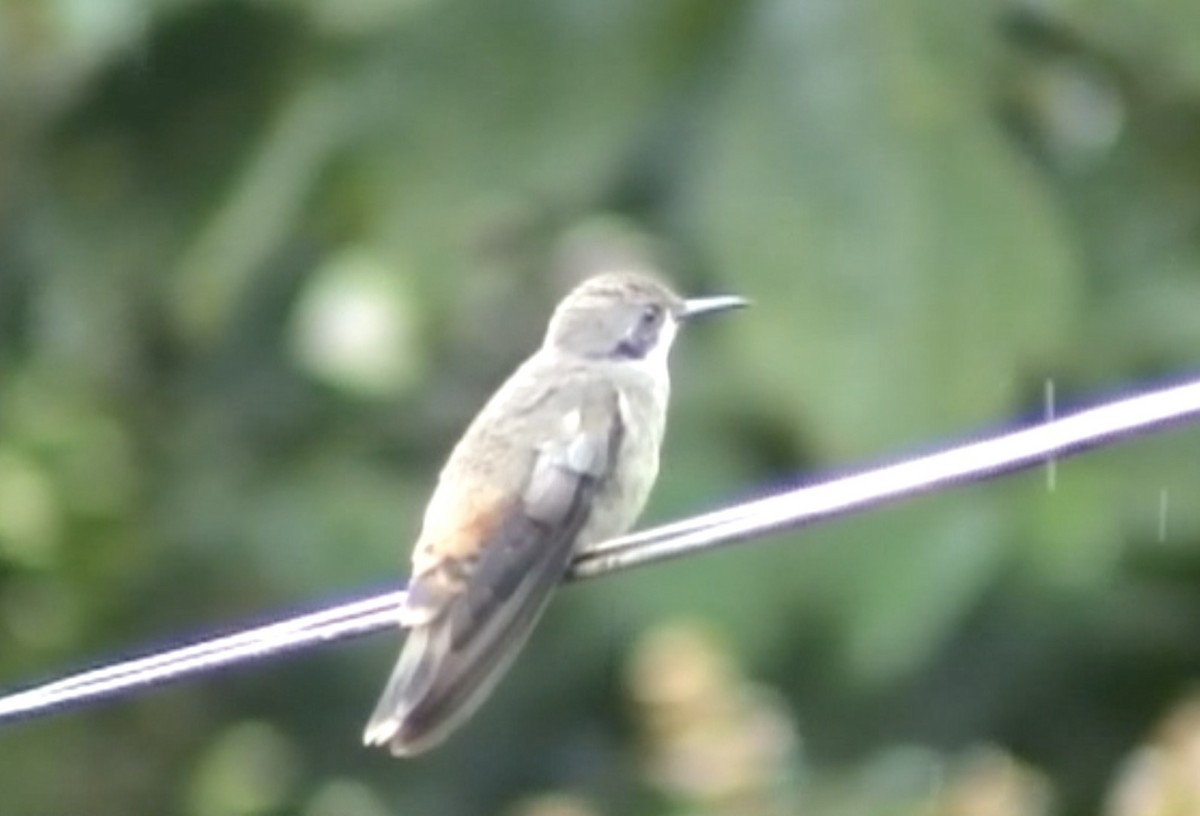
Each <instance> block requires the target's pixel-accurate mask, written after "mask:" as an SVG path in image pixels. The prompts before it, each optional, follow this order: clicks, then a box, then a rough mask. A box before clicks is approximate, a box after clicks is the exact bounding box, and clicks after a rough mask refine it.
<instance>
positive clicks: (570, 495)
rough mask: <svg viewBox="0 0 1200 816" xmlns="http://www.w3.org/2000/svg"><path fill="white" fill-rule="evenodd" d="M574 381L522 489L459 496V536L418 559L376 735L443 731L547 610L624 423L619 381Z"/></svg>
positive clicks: (407, 740) (418, 736) (449, 507)
mask: <svg viewBox="0 0 1200 816" xmlns="http://www.w3.org/2000/svg"><path fill="white" fill-rule="evenodd" d="M571 391H572V394H571V397H570V400H569V402H568V401H566V400H563V399H558V400H554V402H560V401H561V402H562V404H561V405H556V406H555V407H559V408H561V410H560V411H558V412H555V413H552V415H556V416H557V417H558V419H559V427H558V428H556V429H551V430H550V432H549V433H548V434H547V435H546V436H545V437H543V439H544V440H545V441H543V442H542V443H541V444H540V445H539V446H538V448H537V450H536V451H535V452H534V454H533V456H532V466H531V467H530V468H529V470H528V476H527V478H526V483H525V487H524V489H523V491H522V492H521V494H520V495H519V496H518V497H510V498H509V499H508V500H507V501H504V500H502V499H500V498H499V496H497V495H496V493H494V492H490V491H487V490H485V491H483V493H481V492H480V491H479V489H478V488H480V487H482V486H479V485H477V486H476V490H474V491H471V493H472V495H471V496H469V497H467V496H464V497H463V498H462V499H460V500H459V501H460V502H461V504H458V509H459V513H460V515H458V516H457V518H458V519H459V523H458V524H453V525H446V527H445V530H446V533H447V534H448V535H449V536H450V537H448V538H445V539H443V540H441V541H436V540H433V541H430V542H428V543H427V544H426V546H425V550H424V551H423V552H422V553H419V554H418V556H417V558H416V559H415V565H417V567H418V572H417V574H416V575H414V577H413V580H412V582H411V583H410V586H409V595H408V598H409V600H408V602H407V603H406V607H405V612H404V616H405V619H406V623H407V624H408V625H410V626H411V627H412V629H413V631H412V633H411V634H410V636H409V640H408V641H407V642H406V644H405V649H404V652H403V653H402V655H401V658H400V661H399V663H398V664H397V667H396V671H395V672H394V674H393V677H392V680H391V681H390V682H389V685H388V688H387V690H386V691H385V692H384V696H383V698H382V699H381V700H380V702H379V706H378V707H377V709H376V713H375V715H374V716H373V717H372V719H371V724H369V725H368V728H367V733H366V739H367V741H368V742H372V743H375V742H390V743H391V745H392V750H393V752H394V753H400V754H407V753H415V752H416V751H419V750H422V749H424V748H426V747H429V746H430V745H432V744H434V743H436V742H438V741H439V740H440V739H442V738H443V737H444V736H445V735H446V734H447V733H448V732H449V731H450V730H451V729H453V727H454V726H456V725H457V724H458V723H460V722H461V721H462V719H464V718H465V717H466V716H468V715H469V714H470V713H471V712H472V711H473V710H474V709H475V707H476V706H477V705H478V704H479V703H480V702H482V699H483V698H484V697H485V696H486V694H487V692H488V691H490V690H491V688H492V687H493V686H494V685H495V683H496V681H498V679H499V677H500V675H501V674H502V673H503V671H504V670H505V669H506V668H507V667H508V665H509V663H510V662H511V660H512V659H513V657H515V655H516V653H517V651H518V650H519V649H520V647H521V646H522V645H523V644H524V642H525V640H526V638H527V637H528V634H529V632H530V630H531V629H532V628H533V625H534V623H536V621H537V619H538V617H539V616H540V614H541V612H542V610H543V609H544V608H545V605H546V602H547V601H548V600H549V597H550V594H551V592H552V590H553V589H554V587H555V586H556V585H557V584H558V582H559V581H560V580H561V578H562V576H563V573H564V572H565V571H566V568H567V565H568V563H569V562H570V558H571V553H572V549H573V545H574V543H575V541H576V539H577V537H578V534H579V531H580V529H581V528H582V526H583V525H584V524H585V523H586V521H587V518H588V514H589V512H590V510H591V503H592V499H593V497H594V496H595V493H596V490H597V489H598V487H599V486H600V484H601V483H602V482H603V480H604V479H605V478H606V477H607V476H608V475H609V474H610V473H611V471H612V468H613V466H614V464H615V457H616V456H617V452H618V449H619V447H620V444H621V440H622V437H623V433H624V431H623V425H622V422H621V412H620V408H619V403H618V399H617V393H616V391H615V389H614V388H613V387H612V386H611V385H608V384H607V383H603V382H596V383H593V384H587V385H583V384H581V386H580V387H579V388H576V389H571ZM559 394H562V391H559ZM489 487H490V486H489ZM439 492H441V489H440V488H439ZM451 495H452V494H451ZM455 503H457V502H455ZM455 503H452V502H449V501H447V503H446V504H445V505H443V506H441V507H439V508H438V509H437V510H436V513H453V512H454V511H455V509H456V508H455V506H454V504H455ZM465 510H469V511H471V512H470V514H467V513H464V512H462V511H465ZM451 517H453V516H451ZM433 521H434V522H435V524H436V521H437V520H436V519H433Z"/></svg>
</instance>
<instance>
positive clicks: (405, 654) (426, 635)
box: [363, 621, 449, 754]
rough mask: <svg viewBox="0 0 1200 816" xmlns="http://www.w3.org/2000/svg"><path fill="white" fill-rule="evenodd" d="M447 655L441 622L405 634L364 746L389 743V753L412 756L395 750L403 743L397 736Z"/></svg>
mask: <svg viewBox="0 0 1200 816" xmlns="http://www.w3.org/2000/svg"><path fill="white" fill-rule="evenodd" d="M439 624H440V625H439ZM448 651H449V627H448V626H446V625H445V623H444V622H439V621H433V622H431V623H429V624H426V625H424V626H418V627H415V628H413V629H411V630H410V631H409V635H408V639H407V640H406V641H405V642H404V650H403V651H402V652H401V653H400V658H399V659H398V660H397V661H396V667H395V668H394V669H392V675H391V677H389V678H388V681H387V685H386V686H384V689H383V694H382V695H380V697H379V702H378V703H377V704H376V705H375V710H374V711H373V712H372V713H371V718H370V719H369V720H368V721H367V727H366V728H365V729H364V730H363V742H364V743H365V744H366V745H386V744H388V743H392V745H393V748H392V750H393V753H396V754H400V753H416V751H415V750H413V751H399V750H397V746H399V745H401V744H402V743H404V742H406V740H404V735H403V734H402V733H401V732H402V731H403V730H404V725H405V721H406V720H407V719H408V716H409V714H410V713H411V711H412V710H413V708H415V707H416V705H417V704H418V703H419V702H420V701H421V700H422V699H423V698H424V697H426V696H427V695H428V693H429V691H430V688H431V687H432V686H433V681H434V678H435V677H436V676H437V673H438V666H439V665H440V664H441V662H442V659H443V658H444V657H445V655H446V654H447V653H448Z"/></svg>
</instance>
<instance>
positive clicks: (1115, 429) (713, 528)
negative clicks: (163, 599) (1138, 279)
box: [0, 381, 1200, 724]
mask: <svg viewBox="0 0 1200 816" xmlns="http://www.w3.org/2000/svg"><path fill="white" fill-rule="evenodd" d="M1197 416H1200V381H1194V382H1188V383H1185V384H1182V385H1177V386H1173V387H1167V388H1162V389H1159V390H1155V391H1150V392H1147V393H1145V394H1142V395H1139V396H1133V397H1127V398H1124V399H1117V400H1113V401H1111V402H1108V403H1106V404H1103V405H1100V406H1098V407H1095V408H1091V409H1088V410H1083V411H1080V412H1078V413H1075V414H1071V415H1068V416H1065V417H1063V418H1061V419H1055V420H1051V421H1047V422H1044V423H1039V424H1037V425H1034V426H1031V427H1027V428H1022V429H1017V430H1014V431H1010V432H1007V433H1001V434H999V435H996V436H993V437H990V438H987V439H983V440H981V441H977V442H970V443H967V444H963V445H959V446H957V447H954V448H951V449H949V450H946V451H942V452H939V453H933V454H929V455H925V456H918V457H913V458H910V459H906V460H904V461H901V462H898V463H895V464H891V465H885V466H883V467H878V468H875V469H871V470H867V471H863V472H861V473H857V474H853V475H849V476H844V477H840V478H835V479H832V480H828V481H825V482H823V483H820V484H815V485H812V486H807V487H797V488H793V489H789V490H784V491H780V492H777V493H774V494H772V495H768V496H766V497H764V498H760V499H756V500H751V501H745V502H739V503H736V504H734V505H732V506H730V507H727V508H725V509H722V510H717V511H714V512H710V513H705V514H702V515H698V516H694V517H692V518H688V519H684V520H682V521H678V522H675V523H672V524H666V525H663V526H661V527H655V528H653V529H650V530H645V531H643V532H639V533H634V534H632V535H627V536H623V537H621V538H617V539H613V540H612V541H608V542H604V543H602V544H600V545H598V546H595V547H592V548H590V549H588V550H587V551H585V552H582V553H580V554H579V555H578V556H576V558H575V560H574V562H573V563H572V566H571V569H570V572H569V574H568V579H569V580H578V579H584V578H593V577H598V576H601V575H606V574H608V573H611V572H616V571H619V570H625V569H630V568H632V567H635V566H641V565H644V564H651V563H657V562H659V561H664V560H667V559H669V558H678V557H682V556H685V555H690V554H693V553H698V552H702V551H705V550H709V549H713V548H715V547H719V546H723V545H727V544H733V543H736V542H741V541H747V540H751V539H757V538H761V537H762V536H764V535H767V534H769V533H772V532H777V531H780V530H785V529H795V528H798V527H801V526H805V525H808V524H812V523H814V522H816V521H819V520H822V519H828V518H834V517H838V516H841V515H846V514H848V513H850V512H854V511H859V510H862V509H865V508H868V507H872V506H875V505H878V504H882V503H884V502H889V501H895V500H897V499H900V498H903V497H906V496H911V495H915V494H918V493H923V492H928V491H931V490H934V489H937V488H940V487H948V486H951V485H954V484H958V483H965V482H974V481H980V480H983V479H986V478H989V477H992V476H995V475H998V474H1000V473H1006V472H1009V471H1012V470H1017V469H1021V468H1027V467H1031V466H1037V465H1039V464H1042V463H1044V462H1046V461H1048V460H1050V459H1052V458H1054V457H1059V456H1064V455H1067V454H1071V453H1077V452H1079V451H1081V450H1084V449H1087V448H1090V447H1094V446H1097V445H1101V444H1105V443H1108V442H1111V441H1113V440H1115V439H1120V438H1124V437H1125V436H1128V435H1131V434H1135V433H1141V432H1147V431H1150V430H1152V429H1155V428H1159V427H1162V426H1165V425H1168V424H1172V423H1178V422H1181V421H1183V420H1186V419H1192V418H1196V417H1197ZM403 597H404V593H403V592H388V593H384V594H380V595H374V596H371V597H368V598H365V599H361V600H357V601H352V602H349V603H344V604H337V605H335V606H332V607H329V608H326V609H323V610H320V611H317V612H313V613H309V614H303V615H298V616H291V617H287V618H284V619H282V620H279V621H276V622H274V623H269V624H266V625H263V626H257V627H254V628H251V629H247V630H244V631H241V632H237V633H235V634H232V635H225V636H221V637H216V638H212V639H208V640H203V641H200V642H197V643H194V644H191V645H188V646H183V647H180V648H176V649H170V650H167V651H162V652H156V653H153V654H150V655H148V656H145V657H140V658H135V659H131V660H125V661H120V662H116V663H113V664H109V665H105V666H102V667H100V668H97V669H92V670H89V671H84V672H81V673H78V674H74V675H71V676H68V677H65V678H63V679H60V680H56V681H53V682H49V683H45V684H43V685H39V686H35V687H33V688H29V689H27V690H24V691H19V692H16V693H14V694H10V695H8V696H6V697H3V698H0V724H2V723H5V722H7V721H12V720H17V719H23V718H28V717H33V716H36V715H42V714H48V713H53V712H55V711H59V710H61V709H64V708H66V707H68V706H72V705H79V704H83V703H85V702H93V701H97V700H100V699H103V698H107V697H112V696H115V695H118V694H121V693H127V692H133V691H136V690H138V689H142V688H145V687H150V686H158V685H162V684H165V683H168V682H174V681H178V680H181V679H183V678H185V677H190V676H192V675H197V674H203V673H208V672H212V671H216V670H217V669H220V668H222V667H225V666H229V665H232V664H235V663H242V662H251V661H256V660H260V659H263V658H266V657H269V656H272V655H278V654H283V653H286V652H291V651H296V650H299V649H303V648H307V647H310V646H314V645H317V644H320V643H329V642H333V641H338V640H344V639H348V638H351V637H357V636H360V635H365V634H369V633H371V632H376V631H379V630H381V629H384V628H389V627H391V626H393V625H395V615H396V609H397V607H398V605H399V603H400V601H401V600H402V599H403Z"/></svg>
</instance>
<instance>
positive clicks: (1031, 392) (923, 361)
mask: <svg viewBox="0 0 1200 816" xmlns="http://www.w3.org/2000/svg"><path fill="white" fill-rule="evenodd" d="M614 264H617V265H630V264H644V265H649V266H652V267H654V268H659V269H662V270H664V271H665V272H666V273H667V274H669V275H670V276H671V277H672V279H673V280H674V281H675V282H676V283H677V284H678V286H679V288H680V289H681V290H683V291H686V292H689V293H716V292H731V293H738V294H742V295H745V296H747V297H749V298H752V299H753V300H754V301H755V303H756V306H755V308H754V309H752V310H750V311H748V312H744V313H741V314H739V316H737V317H736V318H731V319H729V320H727V321H722V322H721V323H719V324H718V323H712V324H709V325H706V326H704V327H703V328H700V329H695V330H692V331H690V332H689V333H688V334H687V335H686V336H685V337H684V338H683V339H682V340H681V343H680V344H679V348H678V349H677V350H676V354H675V356H674V371H675V382H676V390H675V403H674V406H673V410H672V423H671V430H670V434H669V439H668V441H667V444H666V449H665V452H664V457H665V458H664V462H665V464H664V471H663V475H662V477H661V479H660V482H659V486H658V488H657V490H656V493H655V495H654V498H653V500H652V503H651V506H650V508H649V509H648V513H647V518H646V521H647V522H650V521H662V520H668V519H671V518H675V517H678V516H680V515H682V514H685V513H688V512H694V511H699V510H703V509H708V508H711V507H713V506H716V505H717V504H719V503H723V502H726V501H730V500H733V499H735V498H738V497H744V496H748V495H752V494H755V493H758V492H761V491H764V490H767V489H770V488H773V487H776V486H779V485H781V484H784V483H792V482H796V481H797V480H800V479H803V478H816V477H819V476H820V475H822V474H831V473H835V472H839V471H843V470H846V469H850V468H855V467H860V466H864V465H867V464H869V463H873V462H879V461H886V460H889V459H893V458H896V457H899V456H902V455H905V454H907V453H911V452H916V451H921V450H927V449H930V448H933V447H935V446H939V445H943V444H949V443H950V442H952V441H954V440H961V439H965V438H969V437H971V436H972V435H975V434H979V433H981V432H984V431H986V430H988V429H995V428H1000V427H1004V426H1006V425H1009V424H1013V423H1019V422H1026V421H1032V420H1036V419H1037V418H1038V417H1040V416H1042V414H1043V411H1044V408H1043V402H1044V399H1045V392H1046V388H1047V384H1048V383H1052V384H1053V390H1054V392H1055V396H1056V400H1057V403H1058V404H1059V406H1060V410H1065V409H1066V408H1069V407H1070V406H1072V405H1081V404H1087V403H1089V402H1091V401H1095V400H1098V399H1101V398H1103V397H1104V396H1106V395H1115V394H1120V393H1125V392H1128V391H1130V390H1133V389H1136V388H1138V387H1140V386H1144V385H1148V384H1151V383H1158V382H1162V381H1164V380H1169V379H1172V378H1179V377H1183V376H1185V375H1186V374H1188V373H1189V372H1192V371H1194V370H1195V368H1196V360H1197V358H1198V356H1200V4H1198V3H1196V2H1195V0H1156V2H1152V3H1150V2H1134V0H1039V2H1032V0H1030V2H1024V3H1022V2H1019V1H1018V0H985V1H984V2H972V3H957V2H932V0H874V2H869V1H868V0H745V1H744V2H734V1H733V0H664V1H663V2H645V1H644V0H511V1H510V2H504V3H473V2H466V1H465V0H32V1H31V0H0V686H2V687H4V688H9V689H11V688H15V687H19V686H21V685H23V684H26V683H28V682H32V681H34V680H36V679H43V678H49V677H51V676H53V675H54V674H56V673H59V672H62V671H66V670H69V669H76V668H80V667H83V666H86V665H91V664H94V663H96V662H98V661H102V660H105V659H110V658H115V657H118V656H123V655H129V654H132V653H137V652H139V651H142V650H144V649H146V648H150V647H152V646H166V645H171V644H175V643H179V642H182V641H184V640H186V639H190V638H193V637H196V636H198V635H201V634H206V633H211V632H214V631H221V630H230V629H233V628H235V627H236V626H238V625H241V624H246V623H250V622H253V621H258V620H262V619H264V618H268V617H270V616H272V615H274V614H276V613H280V612H282V611H285V610H294V609H301V608H312V607H314V606H317V605H319V604H320V603H321V602H329V601H333V600H335V599H344V598H348V597H352V596H355V595H357V594H359V593H363V592H366V591H368V590H378V589H382V588H385V587H388V586H393V585H395V583H396V582H397V581H399V580H400V579H401V577H402V576H403V574H404V571H405V564H406V559H407V548H408V545H409V542H410V541H411V540H412V538H413V536H414V534H415V532H416V530H417V523H418V518H419V512H420V510H421V507H422V506H423V503H424V501H425V499H426V498H427V495H428V492H429V490H430V486H431V484H432V481H433V478H434V474H435V473H436V469H437V467H438V465H439V463H440V461H441V459H442V457H443V456H444V455H445V453H446V451H447V450H448V448H449V446H450V445H451V444H452V443H453V441H454V440H455V439H456V437H457V435H458V433H459V432H460V431H461V429H462V427H463V425H464V424H465V422H466V421H467V420H468V419H469V418H470V417H471V416H472V415H473V413H474V412H475V410H476V409H477V408H478V406H479V405H480V404H481V402H482V400H483V399H484V398H485V396H486V395H487V394H488V393H489V392H490V390H491V389H492V388H494V387H495V385H496V384H497V383H498V382H499V381H500V380H501V379H502V378H503V377H504V376H505V374H506V373H507V372H508V371H509V370H510V369H511V367H512V366H513V365H514V364H515V362H516V361H518V360H519V359H520V358H521V357H522V356H524V355H525V354H526V353H528V352H529V351H530V350H531V348H532V347H533V346H534V345H535V344H536V343H537V342H538V339H539V336H540V333H541V330H542V326H543V324H544V321H545V318H546V316H547V314H548V310H549V309H550V308H551V306H552V304H553V303H554V301H555V300H556V299H557V297H558V296H560V295H561V294H562V293H563V291H564V290H565V289H566V288H567V287H568V286H569V285H570V283H571V282H572V281H574V280H575V279H577V278H578V277H579V276H580V275H582V274H585V273H587V272H588V271H591V270H594V269H597V268H603V267H605V266H610V265H614ZM1198 457H1200V431H1197V430H1196V429H1192V428H1188V427H1180V428H1177V429H1174V430H1171V431H1168V432H1166V433H1162V434H1158V435H1154V436H1148V437H1143V438H1140V439H1135V440H1129V441H1125V442H1123V443H1121V444H1119V445H1116V446H1113V447H1110V448H1105V449H1102V450H1096V451H1092V452H1089V453H1086V454H1084V455H1081V456H1079V457H1077V458H1074V459H1070V460H1068V461H1062V462H1060V463H1058V466H1057V470H1056V473H1055V479H1054V484H1053V489H1051V484H1050V480H1049V478H1048V474H1047V472H1046V471H1037V472H1030V473H1027V474H1019V475H1013V476H1008V477H1005V478H1003V479H1000V480H997V481H995V482H992V483H989V484H987V485H979V486H969V487H962V488H956V489H953V490H948V491H945V492H943V493H941V494H939V495H937V496H933V497H927V498H922V499H919V500H914V501H909V502H906V503H904V504H903V505H900V506H896V507H893V508H888V509H882V510H875V511H872V512H869V513H864V514H861V515H859V516H857V517H855V518H851V519H847V520H840V521H838V522H836V523H832V524H827V525H824V526H822V527H820V528H817V529H811V530H809V531H806V532H804V533H802V534H797V535H792V536H779V537H777V538H776V539H774V540H771V541H765V542H761V543H759V544H757V545H754V546H747V547H740V548H736V549H730V550H724V551H722V552H720V553H714V554H709V555H705V556H701V557H695V558H690V559H687V560H685V561H679V562H673V563H670V564H667V565H662V566H658V567H654V568H649V569H644V570H639V571H635V572H632V573H626V574H622V575H619V576H614V577H611V578H608V579H606V580H602V581H594V582H588V583H586V584H581V585H578V586H575V587H572V588H570V589H568V590H565V591H563V592H562V593H561V595H560V596H559V598H558V599H557V600H556V602H555V604H554V605H553V606H552V609H551V612H550V613H549V614H548V616H547V617H546V618H545V620H544V623H543V625H542V626H541V627H540V629H539V631H538V633H537V635H536V636H535V638H534V640H533V642H532V643H531V644H530V646H529V647H528V649H527V651H526V653H525V654H524V657H523V659H522V660H521V661H520V663H519V664H518V665H517V666H516V668H515V669H514V671H513V672H512V674H511V675H510V677H509V678H508V680H507V681H506V682H505V684H504V685H503V686H502V687H501V688H500V690H499V691H498V693H497V694H496V695H495V696H494V697H493V698H492V700H491V701H490V703H489V704H488V706H487V707H486V708H485V709H484V710H483V711H482V712H481V713H480V715H479V716H478V717H477V718H476V719H475V720H473V721H472V722H471V723H470V724H469V725H468V726H467V727H466V728H464V729H463V730H462V731H461V732H460V733H459V734H457V735H456V736H455V738H454V739H453V740H452V741H451V742H450V743H448V744H447V745H445V747H444V748H442V749H440V750H438V751H436V752H434V753H432V754H430V755H429V756H427V757H423V758H420V759H416V760H412V761H405V762H400V761H395V760H392V759H391V758H389V757H387V756H385V755H384V754H382V753H379V752H370V751H366V750H364V749H363V748H362V747H361V746H360V744H359V734H360V730H361V726H362V723H363V719H364V717H365V715H366V714H367V713H368V712H369V710H370V708H371V706H372V705H373V704H374V702H375V697H376V694H377V693H378V691H379V688H380V685H381V683H382V681H383V678H384V676H385V674H386V672H387V671H388V669H389V668H390V665H391V661H392V660H393V658H394V655H395V651H396V648H397V645H398V636H394V635H390V634H389V635H380V636H377V637H373V638H368V639H365V640H362V641H359V642H355V643H349V644H339V645H335V646H330V647H327V648H323V649H319V650H314V651H311V652H307V653H305V654H302V655H297V656H291V657H288V658H286V659H278V660H273V661H269V662H265V663H261V664H257V665H254V666H250V667H243V668H240V669H238V670H235V671H229V672H225V673H221V674H219V675H216V676H211V677H207V678H205V679H202V680H199V681H196V682H189V683H187V684H184V685H180V686H175V687H172V688H170V689H165V690H158V691H153V692H147V693H144V694H141V695H139V696H137V697H136V698H130V699H122V700H119V701H114V702H110V703H108V704H105V705H103V706H99V707H96V708H89V709H84V710H78V711H73V712H70V713H66V714H62V715H58V716H54V717H51V718H46V719H40V720H36V721H30V722H26V723H22V724H20V725H17V726H13V727H5V728H4V729H3V730H0V811H2V812H3V813H5V814H14V816H25V815H28V816H59V815H60V814H61V815H62V816H66V815H67V814H71V815H72V816H74V814H79V813H88V814H91V816H117V815H118V814H119V815H120V816H142V815H143V814H146V815H149V814H156V815H157V814H184V816H238V815H240V814H247V815H250V814H298V816H382V814H413V813H425V814H439V816H457V815H458V814H464V815H465V814H477V813H478V814H492V813H499V814H512V815H513V816H532V815H534V814H536V815H537V816H572V815H574V816H587V814H596V815H599V814H635V815H636V814H685V813H686V814H696V813H716V814H751V815H757V814H762V815H763V816H767V815H769V814H814V815H815V816H826V815H829V816H834V815H836V814H877V813H878V814H910V813H911V814H917V813H920V814H944V815H945V816H952V815H953V816H1007V815H1008V814H1013V815H1014V816H1015V815H1016V814H1022V815H1024V814H1039V815H1041V814H1066V815H1068V816H1073V815H1074V814H1080V815H1082V814H1094V813H1104V814H1109V815H1110V816H1135V815H1136V816H1158V815H1165V814H1172V816H1181V815H1186V814H1200V702H1198V700H1200V698H1198V697H1197V696H1196V691H1195V690H1196V688H1197V681H1198V680H1200V503H1197V501H1196V496H1197V493H1198V491H1200V458H1198Z"/></svg>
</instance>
